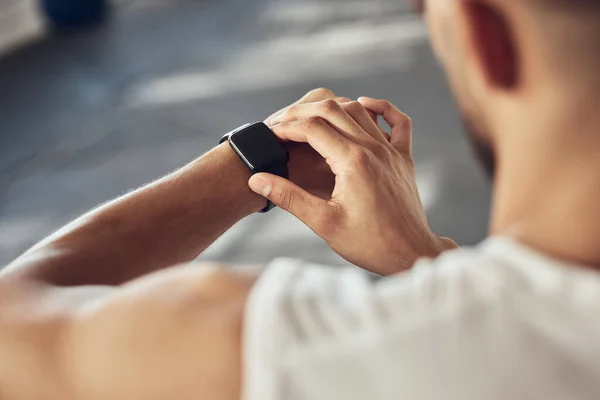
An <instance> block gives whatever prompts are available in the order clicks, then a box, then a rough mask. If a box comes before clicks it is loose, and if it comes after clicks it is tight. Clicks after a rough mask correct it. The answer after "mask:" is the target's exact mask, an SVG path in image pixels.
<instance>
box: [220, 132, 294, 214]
mask: <svg viewBox="0 0 600 400" xmlns="http://www.w3.org/2000/svg"><path fill="white" fill-rule="evenodd" d="M225 141H229V144H230V146H231V148H232V149H233V150H234V152H235V153H236V154H237V155H238V156H239V157H240V159H241V160H242V161H243V162H244V164H245V165H246V166H247V167H248V169H249V170H250V171H251V172H252V173H253V174H255V173H258V172H268V173H270V174H274V175H278V176H281V177H282V178H285V179H288V168H287V163H288V161H289V159H290V156H289V153H288V151H287V150H286V148H285V147H284V146H283V145H282V144H281V143H280V142H279V139H278V138H277V136H275V134H274V133H273V131H271V129H269V127H268V126H267V125H265V124H264V123H263V122H255V123H251V124H246V125H243V126H241V127H239V128H237V129H235V130H233V131H232V132H229V133H227V134H225V135H224V136H223V138H221V141H220V142H219V143H223V142H225ZM273 208H275V204H273V203H272V202H271V201H270V200H268V199H267V205H266V207H265V208H263V209H262V210H261V211H260V212H261V213H266V212H269V211H270V210H272V209H273Z"/></svg>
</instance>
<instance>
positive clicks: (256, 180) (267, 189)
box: [248, 175, 271, 197]
mask: <svg viewBox="0 0 600 400" xmlns="http://www.w3.org/2000/svg"><path fill="white" fill-rule="evenodd" d="M248 185H249V186H250V189H252V191H253V192H254V193H258V194H260V195H261V196H263V197H267V196H268V195H269V193H271V182H270V181H269V180H268V179H267V178H265V177H263V176H262V175H254V176H252V177H251V178H250V181H248Z"/></svg>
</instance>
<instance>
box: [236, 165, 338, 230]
mask: <svg viewBox="0 0 600 400" xmlns="http://www.w3.org/2000/svg"><path fill="white" fill-rule="evenodd" d="M248 186H250V189H252V191H253V192H255V193H257V194H259V195H261V196H263V197H266V198H267V199H269V200H271V201H272V202H273V203H274V204H275V205H276V206H277V207H279V208H281V209H283V210H285V211H287V212H289V213H290V214H292V215H294V216H295V217H296V218H298V219H299V220H300V221H302V222H304V223H305V224H306V225H307V226H308V227H309V228H311V229H312V230H313V231H314V232H315V233H316V234H317V235H321V228H322V227H321V226H320V223H321V221H322V218H321V216H322V215H324V214H325V213H326V212H327V211H328V209H329V208H330V207H329V203H328V202H327V201H326V200H323V199H321V198H319V197H317V196H313V195H312V194H310V193H308V192H307V191H305V190H304V189H301V188H300V187H299V186H297V185H295V184H293V183H292V182H290V181H289V180H287V179H284V178H281V177H279V176H277V175H272V174H267V173H260V174H255V175H253V176H252V177H251V178H250V180H249V181H248Z"/></svg>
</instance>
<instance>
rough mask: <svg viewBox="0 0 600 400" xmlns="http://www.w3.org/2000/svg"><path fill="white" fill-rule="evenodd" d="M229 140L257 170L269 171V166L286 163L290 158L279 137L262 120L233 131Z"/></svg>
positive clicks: (252, 167) (253, 168)
mask: <svg viewBox="0 0 600 400" xmlns="http://www.w3.org/2000/svg"><path fill="white" fill-rule="evenodd" d="M229 142H230V143H231V145H232V146H233V148H234V149H235V150H236V151H237V153H238V154H239V155H240V156H241V157H242V158H243V159H244V162H246V164H248V166H249V167H250V168H251V169H252V170H254V171H256V172H268V171H269V167H272V166H275V165H281V164H285V163H286V162H288V160H289V154H288V152H287V151H286V149H285V148H284V147H283V146H282V145H281V143H280V142H279V139H277V137H276V136H275V134H274V133H273V132H272V131H271V130H270V129H269V127H268V126H266V125H265V124H263V123H262V122H260V123H255V124H252V125H250V126H248V127H245V128H242V129H240V130H239V131H237V132H235V133H233V134H232V135H231V137H230V138H229Z"/></svg>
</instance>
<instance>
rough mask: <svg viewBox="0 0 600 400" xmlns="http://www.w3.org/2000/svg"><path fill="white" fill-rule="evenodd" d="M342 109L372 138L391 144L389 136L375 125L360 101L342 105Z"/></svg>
mask: <svg viewBox="0 0 600 400" xmlns="http://www.w3.org/2000/svg"><path fill="white" fill-rule="evenodd" d="M340 105H341V106H342V109H343V110H344V111H346V112H347V113H348V115H350V116H351V117H352V119H354V121H356V122H357V123H358V125H360V126H361V128H363V129H364V130H365V131H366V132H367V133H368V134H369V135H371V137H372V138H373V139H375V140H377V141H378V142H382V143H383V142H389V138H388V136H387V134H385V133H384V132H383V131H382V130H381V129H379V126H377V124H375V122H374V121H373V118H372V117H371V115H369V113H368V112H367V110H366V109H365V108H364V107H363V106H362V104H360V103H359V102H358V101H351V102H348V103H341V104H340Z"/></svg>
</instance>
